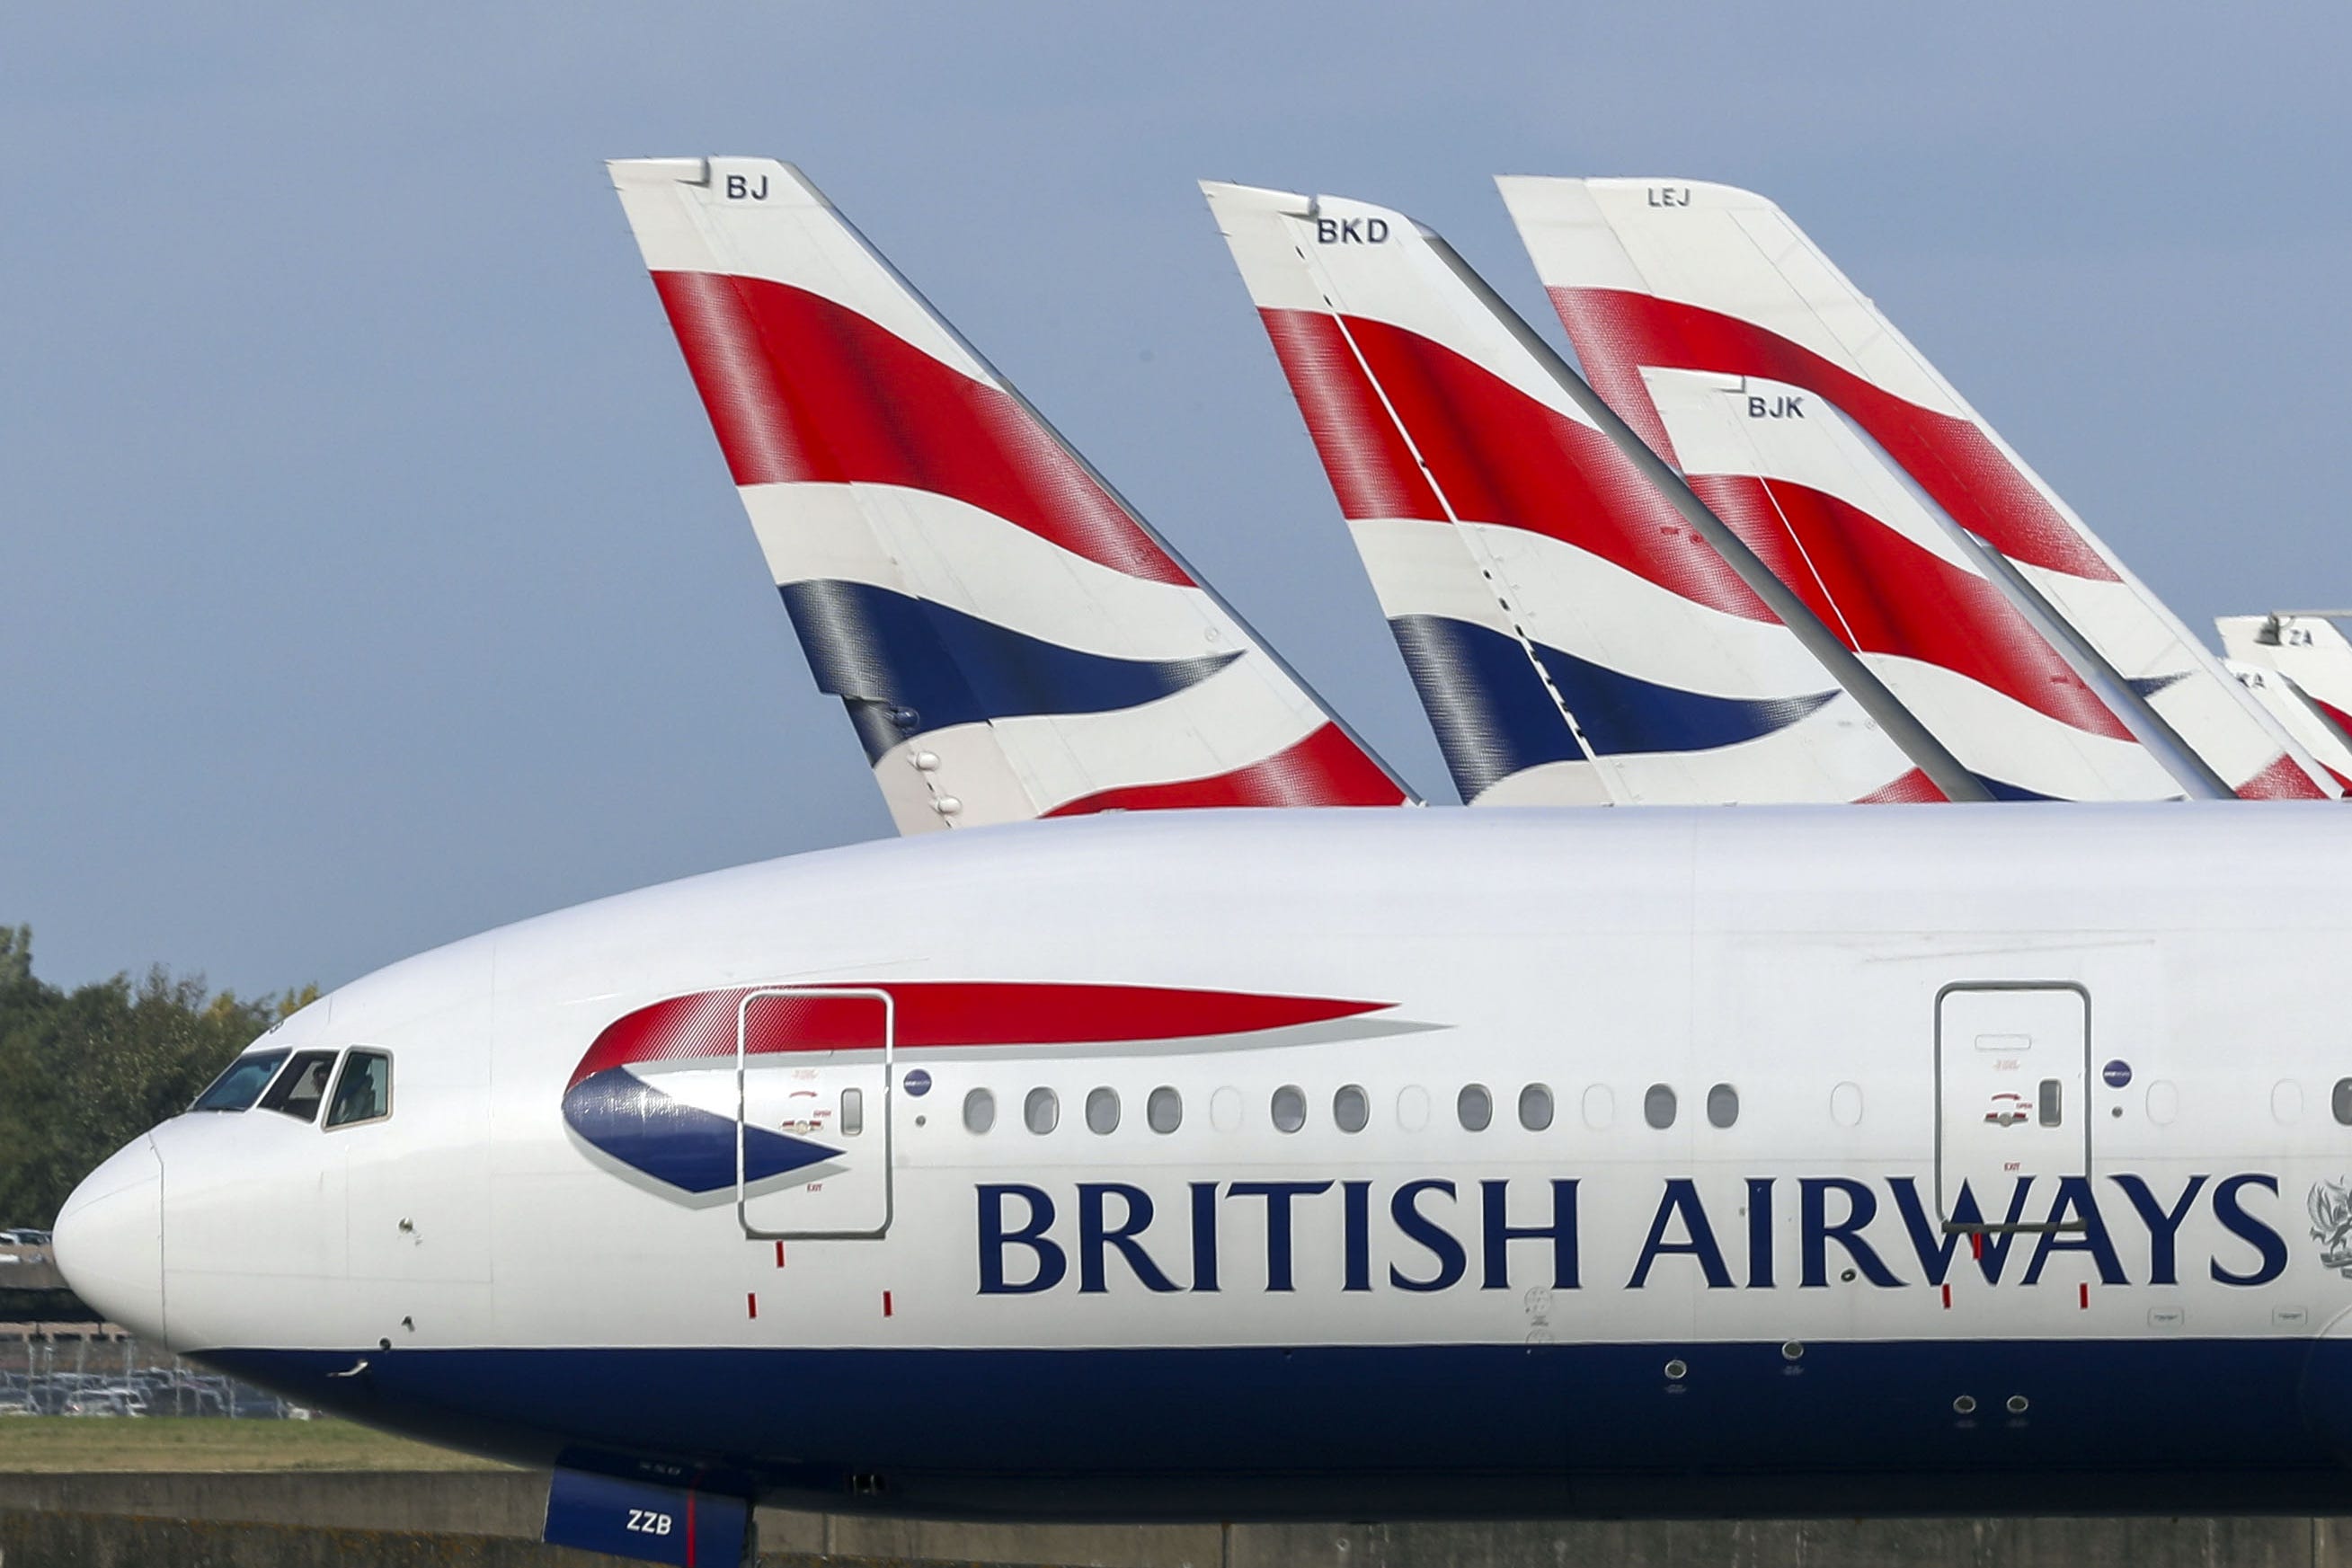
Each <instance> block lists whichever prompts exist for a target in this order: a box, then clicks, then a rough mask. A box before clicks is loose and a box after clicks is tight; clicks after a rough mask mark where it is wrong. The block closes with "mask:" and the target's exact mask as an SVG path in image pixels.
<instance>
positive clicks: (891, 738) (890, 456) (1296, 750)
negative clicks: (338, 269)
mask: <svg viewBox="0 0 2352 1568" xmlns="http://www.w3.org/2000/svg"><path fill="white" fill-rule="evenodd" d="M609 167H610V169H611V172H612V176H613V183H614V186H615V188H616V189H618V191H619V192H620V195H621V204H622V206H623V207H624V208H625V210H626V212H627V214H628V218H629V225H630V227H631V228H632V229H633V230H634V231H635V235H636V238H637V244H638V246H639V248H640V250H641V251H642V252H643V253H644V256H645V260H646V267H648V268H649V269H650V270H651V272H652V274H653V279H654V285H655V287H656V289H657V290H658V291H659V293H660V296H661V300H662V305H663V308H665V309H666V310H667V312H668V315H669V320H670V325H671V327H672V328H673V329H674V330H675V331H676V333H677V340H678V346H679V347H680V349H681V350H684V352H685V355H686V361H687V367H688V370H689V371H691V372H692V373H693V376H694V381H695V385H696V386H697V388H698V390H699V391H700V392H701V394H702V401H703V403H704V406H705V408H706V409H707V410H708V412H709V415H710V422H711V425H712V428H713V430H714V431H715V432H716V434H718V437H719V447H720V449H721V451H722V452H723V453H724V455H725V456H726V460H727V465H728V468H729V470H730V473H731V474H732V476H733V477H734V481H735V484H736V486H737V488H738V490H739V491H740V494H741V496H742V498H743V505H744V507H745V509H746V510H747V511H748V512H749V513H750V514H751V527H752V529H753V531H754V532H755V533H756V534H757V535H758V537H759V540H760V547H761V550H762V551H763V552H764V553H765V555H766V557H767V561H768V566H769V569H770V570H771V571H772V574H773V576H774V579H775V582H776V585H777V588H778V590H779V591H780V592H781V593H782V596H783V601H784V606H785V609H786V610H787V611H788V612H790V614H791V617H792V622H793V630H794V631H795V632H797V633H798V634H799V637H800V641H801V646H802V648H803V650H804V651H805V652H806V653H807V654H808V659H809V664H810V666H811V668H812V669H813V670H814V673H815V675H816V678H817V682H818V684H819V685H821V686H822V687H823V688H824V690H826V691H828V692H831V693H833V694H834V695H836V696H838V697H840V698H841V700H842V702H843V704H844V706H846V707H847V709H848V710H849V714H850V717H851V718H852V720H853V721H854V722H855V724H856V729H857V733H858V736H859V738H860V739H861V740H862V741H863V742H864V744H865V747H866V755H867V757H868V758H869V759H870V760H871V762H872V763H873V766H874V770H875V777H876V779H877V782H878V783H879V784H880V786H881V789H882V793H883V796H884V798H885V799H886V800H887V801H888V802H889V806H890V812H891V816H892V818H893V819H894V820H895V821H897V823H898V829H899V831H901V832H916V831H924V830H927V829H931V828H937V827H943V826H961V825H978V824H981V823H987V822H1003V821H1020V820H1023V819H1027V818H1034V817H1047V816H1062V815H1071V814H1076V813H1079V812H1086V811H1096V810H1114V809H1119V810H1148V809H1168V808H1181V807H1204V806H1308V805H1312V806H1339V805H1396V804H1399V803H1401V802H1402V801H1403V800H1406V799H1407V795H1406V792H1405V790H1404V789H1403V788H1402V786H1401V785H1400V784H1399V783H1398V782H1397V780H1396V779H1395V778H1394V777H1393V776H1392V775H1391V773H1390V772H1389V771H1388V769H1387V768H1385V767H1383V766H1382V765H1381V763H1380V762H1379V761H1378V760H1377V759H1376V758H1373V757H1372V756H1371V755H1370V752H1369V751H1368V750H1367V749H1366V748H1365V747H1363V746H1362V745H1361V744H1360V742H1359V741H1357V740H1356V739H1355V737H1352V736H1351V735H1349V733H1348V732H1347V730H1346V729H1345V728H1344V727H1342V726H1341V725H1340V724H1339V722H1338V721H1337V720H1336V719H1335V718H1334V717H1333V716H1331V715H1330V714H1329V713H1328V711H1326V710H1325V709H1324V707H1323V706H1322V705H1321V704H1320V703H1319V701H1318V699H1317V698H1316V697H1315V696H1314V695H1312V694H1311V693H1309V692H1308V691H1307V690H1306V689H1305V687H1304V686H1303V685H1302V684H1301V683H1300V682H1299V681H1298V680H1297V678H1296V677H1295V676H1294V675H1293V674H1291V673H1290V672H1289V671H1288V670H1287V669H1286V667H1285V666H1284V665H1283V664H1281V662H1280V661H1279V660H1278V659H1276V657H1275V656H1274V655H1273V654H1272V653H1270V652H1269V651H1268V650H1267V649H1266V648H1265V646H1264V645H1263V644H1262V643H1259V641H1258V640H1257V639H1256V638H1255V636H1254V635H1253V634H1252V633H1251V632H1250V631H1249V630H1248V628H1247V627H1245V626H1244V625H1243V624H1242V623H1241V622H1240V621H1239V619H1238V618H1237V617H1235V616H1234V614H1233V613H1232V612H1230V610H1228V609H1227V608H1226V607H1225V606H1224V605H1223V603H1222V601H1219V600H1218V599H1217V598H1216V597H1215V596H1214V595H1213V594H1212V593H1211V592H1209V591H1207V589H1206V588H1205V586H1204V585H1203V584H1202V582H1201V581H1200V580H1199V579H1198V578H1197V577H1196V576H1194V574H1193V573H1192V571H1191V570H1189V569H1187V568H1186V567H1185V565H1184V564H1183V562H1182V561H1181V559H1178V557H1177V556H1176V555H1175V554H1174V552H1173V551H1171V549H1169V548H1168V547H1167V545H1166V544H1165V542H1164V541H1162V540H1161V539H1160V538H1159V537H1158V536H1157V535H1155V534H1154V533H1153V532H1152V531H1151V530H1150V528H1149V527H1148V526H1146V525H1145V524H1144V522H1143V520H1142V519H1141V518H1140V517H1138V516H1137V515H1136V514H1135V513H1134V511H1133V510H1132V509H1131V508H1129V507H1128V506H1127V505H1126V503H1125V502H1124V501H1122V500H1121V499H1120V498H1119V497H1118V495H1117V494H1116V493H1115V492H1113V491H1112V490H1111V489H1110V487H1109V486H1108V485H1107V484H1106V483H1105V482H1104V481H1103V480H1102V478H1101V476H1099V475H1097V473H1095V471H1094V470H1093V469H1092V468H1091V467H1090V466H1088V465H1087V464H1086V462H1085V461H1084V460H1083V459H1082V458H1080V457H1079V456H1078V455H1077V454H1076V452H1074V451H1073V450H1071V448H1070V447H1069V446H1068V444H1066V442H1064V441H1063V440H1062V438H1061V437H1060V435H1059V434H1057V433H1056V432H1055V430H1054V429H1053V428H1052V427H1051V426H1050V425H1048V424H1047V423H1045V420H1044V419H1043V418H1042V417H1041V416H1039V415H1038V413H1036V411H1035V410H1034V409H1033V408H1032V407H1030V405H1029V404H1028V403H1027V402H1025V401H1024V400H1023V399H1022V398H1021V396H1020V395H1019V393H1017V392H1014V391H1013V388H1012V387H1011V386H1010V385H1009V384H1008V383H1007V382H1005V381H1004V380H1003V378H1002V377H1001V376H999V375H998V374H997V373H996V372H995V371H994V370H993V369H992V367H991V366H990V365H989V364H988V363H987V362H986V361H984V360H982V358H981V357H980V355H979V353H978V352H977V351H976V350H973V349H972V348H971V345H970V344H969V343H967V342H966V341H965V340H963V339H962V338H961V336H960V335H959V334H958V333H957V332H956V331H955V330H954V329H952V328H951V327H950V326H949V325H948V324H947V322H946V321H944V320H942V319H940V317H939V316H938V315H937V314H936V313H935V312H934V311H933V310H932V309H931V308H930V307H929V305H928V304H927V303H926V302H925V301H924V300H923V299H922V298H921V297H920V296H919V295H918V294H917V293H916V292H915V291H914V289H913V288H912V287H909V286H908V284H907V283H906V281H905V280H904V279H903V278H901V277H899V276H898V273H897V272H896V271H895V270H894V269H893V268H892V267H890V266H889V264H888V263H887V262H886V261H885V260H883V259H882V257H881V256H879V255H878V254H877V252H875V251H874V249H873V248H872V247H871V246H868V245H867V244H866V241H865V239H864V237H863V236H862V235H859V234H858V233H857V231H856V229H854V228H853V227H851V226H850V225H849V224H848V223H847V222H846V221H845V219H843V218H842V217H841V215H840V214H838V213H836V212H835V210H834V208H833V205H832V204H830V203H829V202H827V201H826V200H825V199H824V195H823V194H822V193H819V192H818V191H817V190H816V188H815V187H814V185H812V184H810V183H808V181H807V180H805V179H804V178H803V176H802V175H801V173H800V172H799V171H797V170H795V169H793V168H792V167H791V166H789V165H787V164H784V163H780V162H773V161H772V160H767V159H753V158H711V159H662V160H645V161H631V162H614V163H613V164H611V165H609Z"/></svg>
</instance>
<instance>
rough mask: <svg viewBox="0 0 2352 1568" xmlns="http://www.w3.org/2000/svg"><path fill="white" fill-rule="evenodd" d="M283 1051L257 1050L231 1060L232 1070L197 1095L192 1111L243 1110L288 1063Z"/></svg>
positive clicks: (259, 1096)
mask: <svg viewBox="0 0 2352 1568" xmlns="http://www.w3.org/2000/svg"><path fill="white" fill-rule="evenodd" d="M285 1061H286V1053H285V1052H284V1051H252V1052H249V1053H248V1054H247V1055H244V1056H240V1057H238V1058H237V1059H236V1061H232V1062H230V1063H229V1064H228V1071H226V1072H224V1073H222V1074H221V1075H220V1076H219V1077H218V1078H215V1079H214V1080H213V1084H212V1087H211V1088H209V1089H207V1090H205V1092H203V1093H201V1094H199V1095H197V1096H196V1103H194V1104H193V1105H191V1106H189V1107H188V1109H189V1110H191V1111H243V1110H247V1109H248V1108H249V1107H251V1105H252V1104H253V1103H254V1102H255V1101H256V1100H258V1099H260V1098H261V1092H262V1090H263V1089H265V1088H267V1087H268V1083H269V1080H270V1078H271V1077H272V1076H273V1075H275V1074H276V1072H277V1071H278V1068H279V1067H281V1066H282V1065H284V1063H285Z"/></svg>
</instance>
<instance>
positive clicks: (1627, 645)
mask: <svg viewBox="0 0 2352 1568" xmlns="http://www.w3.org/2000/svg"><path fill="white" fill-rule="evenodd" d="M1202 190H1203V191H1204V192H1205V193H1206V194H1207V196H1208V199H1209V204H1210V207H1211V209H1212V211H1213V213H1214V214H1215V216H1216V218H1217V222H1218V225H1219V226H1220V227H1221V228H1222V229H1223V233H1224V235H1225V240H1226V243H1227V244H1228V246H1231V247H1232V250H1233V253H1234V261H1235V263H1236V264H1237V265H1238V267H1240V269H1241V273H1242V277H1243V280H1244V283H1245V284H1246V285H1247V286H1248V287H1249V291H1250V295H1251V298H1252V299H1253V300H1254V301H1255V304H1256V306H1257V308H1258V314H1259V318H1260V319H1261V321H1262V322H1263V323H1264V325H1265V329H1266V332H1267V334H1268V336H1269V337H1271V338H1272V340H1273V342H1274V347H1275V351H1276V355H1277V356H1278V357H1279V359H1280V360H1281V361H1282V367H1283V370H1284V372H1285V373H1286V375H1287V376H1288V378H1289V381H1290V386H1291V391H1292V392H1293V393H1294V395H1296V397H1297V400H1298V405H1299V408H1300V410H1301V412H1302V413H1304V414H1305V416H1306V420H1307V429H1308V432H1309V434H1311V435H1312V436H1313V438H1314V441H1315V444H1316V448H1317V450H1318V453H1319V454H1320V455H1321V456H1322V459H1323V465H1324V469H1325V471H1326V473H1327V474H1328V476H1329V477H1330V480H1331V486H1332V488H1333V490H1334V492H1335V493H1336V494H1337V496H1338V498H1339V507H1340V509H1341V511H1342V512H1343V513H1344V514H1345V515H1346V517H1347V518H1348V525H1349V529H1350V531H1351V532H1352V534H1353V536H1354V538H1355V542H1356V547H1357V549H1358V551H1359V553H1360V555H1361V556H1362V558H1363V561H1364V565H1365V569H1366V570H1367V571H1368V572H1369V573H1370V577H1371V579H1372V583H1373V586H1374V588H1375V589H1376V590H1377V591H1378V592H1379V595H1380V599H1381V607H1382V609H1383V611H1384V612H1386V613H1387V615H1388V617H1389V624H1390V627H1391V630H1392V631H1393V632H1394V633H1395V635H1396V639H1397V643H1398V645H1399V646H1400V647H1401V648H1402V650H1403V653H1404V656H1405V662H1406V664H1407V665H1408V666H1409V667H1410V668H1411V670H1412V675H1413V679H1414V682H1415V684H1416V685H1417V686H1418V687H1419V690H1420V694H1421V698H1422V703H1423V706H1424V707H1426V708H1427V709H1428V711H1429V715H1430V718H1431V720H1432V722H1433V725H1434V727H1436V730H1437V732H1438V737H1439V739H1440V741H1441V743H1442V745H1443V748H1444V753H1445V757H1446V760H1447V763H1448V765H1449V766H1450V767H1451V768H1452V769H1453V772H1454V781H1455V783H1456V784H1457V785H1458V786H1459V788H1460V789H1461V791H1462V794H1463V798H1464V799H1465V800H1469V801H1471V802H1473V803H1474V804H1481V805H1491V804H1535V803H1547V804H1567V803H1665V804H1695V803H1719V802H1736V801H1790V800H1811V801H1839V800H1862V799H1872V798H1878V799H1885V798H1911V799H1920V798H1934V797H1935V795H1936V791H1935V790H1934V789H1932V787H1927V786H1926V783H1925V780H1924V779H1921V778H1920V777H1919V775H1918V773H1917V772H1916V769H1915V768H1913V765H1912V762H1911V760H1910V759H1909V758H1906V756H1905V754H1904V752H1903V751H1902V749H1901V748H1900V747H1897V746H1896V745H1895V742H1893V741H1892V740H1890V739H1889V738H1888V737H1887V735H1886V734H1885V733H1884V732H1883V731H1882V730H1881V729H1880V728H1879V727H1876V726H1875V725H1874V724H1873V723H1872V722H1871V720H1870V718H1869V716H1868V715H1866V714H1865V713H1864V711H1863V710H1862V708H1861V706H1859V705H1858V704H1857V703H1856V701H1855V700H1854V699H1853V696H1852V695H1849V694H1848V693H1847V692H1846V691H1845V690H1843V688H1842V686H1841V684H1840V681H1839V679H1838V678H1837V677H1836V676H1835V675H1833V674H1832V673H1831V672H1830V671H1828V670H1827V669H1825V668H1824V667H1823V665H1822V663H1821V662H1820V661H1819V660H1817V659H1816V658H1815V657H1814V656H1813V655H1812V654H1811V653H1809V652H1808V651H1807V650H1806V648H1805V647H1804V646H1803V645H1802V643H1801V642H1800V640H1799V638H1798V637H1797V636H1796V635H1795V634H1793V633H1792V632H1791V631H1790V627H1789V626H1788V625H1787V624H1785V623H1784V622H1782V621H1781V620H1780V618H1779V617H1778V616H1777V615H1776V614H1775V613H1774V612H1773V611H1772V610H1771V608H1769V606H1768V605H1767V604H1766V603H1765V602H1764V601H1762V600H1761V599H1759V597H1758V595H1757V594H1756V592H1755V591H1752V590H1751V589H1750V587H1749V586H1748V583H1747V582H1746V581H1744V580H1742V579H1741V577H1740V575H1739V574H1738V572H1737V571H1736V570H1733V568H1732V566H1731V565H1730V564H1729V563H1728V562H1727V560H1726V559H1725V558H1724V556H1723V555H1722V554H1720V553H1719V552H1718V551H1717V549H1715V548H1714V547H1713V546H1711V545H1710V544H1708V543H1707V541H1706V539H1705V538H1702V537H1700V536H1699V534H1698V533H1697V532H1696V530H1695V529H1694V528H1692V527H1690V526H1689V525H1688V524H1687V523H1686V522H1685V519H1684V518H1683V517H1680V516H1679V515H1677V513H1676V512H1675V509H1674V507H1672V506H1670V505H1669V504H1668V502H1667V500H1666V499H1665V497H1664V495H1662V494H1661V493H1660V491H1659V490H1658V489H1657V487H1656V486H1654V485H1652V484H1651V483H1650V481H1649V480H1648V479H1646V478H1645V477H1643V475H1642V474H1641V473H1639V472H1638V471H1637V470H1636V469H1635V467H1634V465H1633V463H1632V462H1631V461H1629V459H1628V458H1627V456H1626V455H1625V454H1623V453H1622V452H1621V451H1620V450H1619V449H1618V447H1617V446H1616V445H1615V444H1613V443H1612V441H1611V440H1610V438H1609V437H1608V436H1607V435H1606V434H1603V433H1602V431H1601V429H1599V428H1597V427H1596V426H1595V424H1594V423H1593V421H1592V420H1591V418H1590V417H1589V416H1588V415H1587V414H1586V413H1585V412H1584V411H1583V409H1581V408H1580V406H1579V405H1578V403H1577V402H1576V401H1575V400H1574V399H1573V398H1572V397H1571V396H1570V395H1569V393H1568V390H1567V389H1566V387H1565V386H1564V385H1563V383H1562V382H1561V381H1560V380H1559V376H1558V374H1556V373H1555V371H1554V370H1553V369H1552V368H1551V367H1549V366H1548V365H1546V364H1545V363H1544V362H1542V361H1539V360H1538V358H1537V357H1536V356H1535V354H1534V353H1533V352H1532V351H1531V350H1529V348H1528V346H1527V344H1526V343H1525V342H1524V341H1523V340H1521V339H1520V338H1519V337H1518V336H1517V334H1515V333H1514V331H1513V330H1512V325H1513V324H1510V323H1506V322H1505V321H1504V320H1502V319H1499V318H1498V317H1497V316H1496V313H1495V311H1494V310H1493V309H1492V308H1490V307H1489V305H1488V304H1487V303H1486V301H1485V300H1484V299H1482V298H1480V296H1479V294H1478V293H1477V292H1476V290H1475V289H1474V287H1472V286H1471V284H1470V283H1469V282H1468V281H1467V280H1466V279H1465V277H1463V276H1462V275H1461V274H1460V273H1459V272H1457V270H1456V268H1455V264H1454V260H1453V258H1452V257H1451V254H1450V253H1449V252H1445V251H1444V250H1442V249H1441V248H1440V245H1441V244H1442V242H1438V241H1436V240H1435V239H1434V236H1432V235H1429V234H1427V232H1426V231H1424V230H1423V229H1421V228H1420V227H1419V226H1418V225H1415V224H1414V223H1413V222H1412V220H1411V219H1410V218H1407V217H1405V216H1404V215H1403V214H1399V213H1395V212H1391V211H1390V210H1388V209H1386V208H1381V207H1375V206H1370V205H1368V204H1363V203H1360V202H1351V201H1345V200H1342V199H1339V198H1337V197H1330V196H1318V197H1308V196H1305V195H1299V194H1293V193H1286V192H1281V191H1266V190H1258V189H1254V188H1250V187H1246V186H1239V185H1226V184H1217V183H1203V185H1202ZM1579 390H1581V389H1579ZM1588 395H1589V394H1588Z"/></svg>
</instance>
